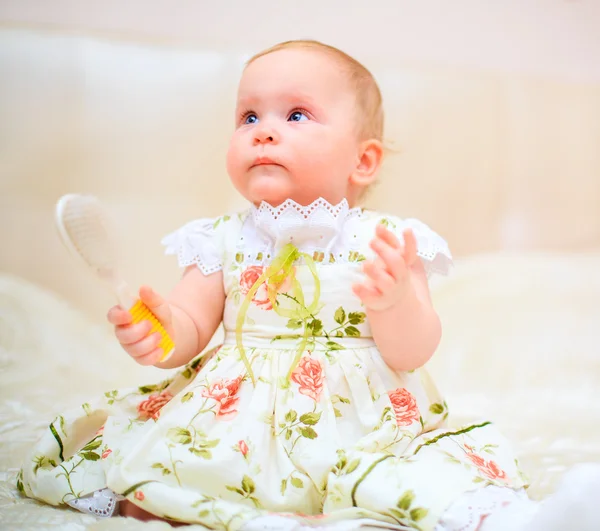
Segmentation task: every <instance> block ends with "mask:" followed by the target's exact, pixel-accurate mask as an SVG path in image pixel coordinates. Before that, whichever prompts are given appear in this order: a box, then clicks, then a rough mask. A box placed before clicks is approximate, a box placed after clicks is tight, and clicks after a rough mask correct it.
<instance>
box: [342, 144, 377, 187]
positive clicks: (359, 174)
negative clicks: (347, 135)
mask: <svg viewBox="0 0 600 531" xmlns="http://www.w3.org/2000/svg"><path fill="white" fill-rule="evenodd" d="M383 151H384V150H383V144H382V143H381V142H380V141H379V140H376V139H375V138H371V139H369V140H365V141H363V142H362V143H361V144H360V146H359V151H358V163H357V165H356V168H355V170H354V171H353V172H352V174H351V175H350V182H351V183H352V184H355V185H357V186H363V187H367V186H369V185H370V184H372V183H373V182H374V181H375V179H376V177H377V173H378V172H379V168H380V167H381V163H382V161H383Z"/></svg>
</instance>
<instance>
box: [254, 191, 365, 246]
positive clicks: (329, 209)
mask: <svg viewBox="0 0 600 531" xmlns="http://www.w3.org/2000/svg"><path fill="white" fill-rule="evenodd" d="M361 213H362V209H361V208H360V207H356V208H350V206H349V205H348V201H347V200H346V199H342V200H341V201H340V202H339V203H338V204H337V205H332V204H331V203H330V202H329V201H327V200H325V199H323V198H321V197H320V198H319V199H317V200H315V201H313V202H312V203H311V204H310V205H307V206H302V205H300V204H299V203H297V202H296V201H294V200H292V199H287V200H286V201H284V202H283V203H282V204H281V205H279V206H277V207H273V206H271V205H270V204H268V203H266V202H264V201H263V202H262V203H261V204H260V205H259V206H258V207H256V206H254V205H252V207H251V210H250V216H249V217H250V219H251V220H252V224H253V225H254V228H255V230H256V231H257V232H258V233H259V234H260V235H261V237H262V238H261V239H263V240H264V242H265V243H267V244H268V245H269V246H270V247H271V248H272V250H273V251H274V252H277V251H278V250H279V249H281V247H283V246H284V245H286V244H287V243H293V244H294V245H295V246H296V247H297V248H298V249H300V250H301V251H304V252H310V253H311V254H312V252H314V251H322V252H331V251H333V250H334V248H337V247H339V246H340V245H343V243H344V240H345V238H344V233H345V232H346V229H347V228H348V227H346V225H347V224H348V222H349V221H350V220H353V219H358V218H359V217H360V215H361Z"/></svg>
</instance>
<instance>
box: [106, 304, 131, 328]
mask: <svg viewBox="0 0 600 531" xmlns="http://www.w3.org/2000/svg"><path fill="white" fill-rule="evenodd" d="M106 318H107V319H108V322H109V323H110V324H112V325H115V326H122V325H128V324H129V323H131V321H132V318H131V314H130V313H129V312H128V311H127V310H124V309H123V308H121V306H113V307H112V308H111V309H110V310H108V313H107V314H106Z"/></svg>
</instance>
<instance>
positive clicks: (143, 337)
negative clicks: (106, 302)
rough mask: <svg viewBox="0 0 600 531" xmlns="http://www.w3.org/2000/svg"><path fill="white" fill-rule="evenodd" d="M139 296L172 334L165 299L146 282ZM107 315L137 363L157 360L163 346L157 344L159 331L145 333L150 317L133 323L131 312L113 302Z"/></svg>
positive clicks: (170, 317) (127, 350)
mask: <svg viewBox="0 0 600 531" xmlns="http://www.w3.org/2000/svg"><path fill="white" fill-rule="evenodd" d="M140 299H141V300H142V302H143V303H144V304H145V305H146V306H148V308H150V310H151V311H152V313H153V314H154V315H155V316H156V318H157V319H158V320H159V321H160V323H161V324H162V325H163V327H164V328H165V330H166V331H167V333H168V334H169V335H170V336H171V338H172V337H173V317H172V314H171V308H170V306H169V304H168V303H167V301H166V300H165V299H163V298H162V297H161V296H160V295H159V294H158V293H156V292H154V291H153V290H152V288H150V287H148V286H142V287H141V288H140ZM106 317H107V319H108V322H109V323H111V324H113V325H114V326H115V336H117V339H118V340H119V343H121V346H122V347H123V349H124V350H125V352H127V354H129V355H130V356H131V357H132V358H133V359H134V360H135V361H137V362H138V363H139V364H140V365H155V364H156V363H158V362H159V361H160V359H161V358H162V356H163V351H162V349H161V348H158V344H159V343H160V340H161V335H160V333H158V332H155V333H153V334H150V335H148V333H149V332H150V330H151V328H152V324H151V323H150V321H142V322H141V323H137V324H132V317H131V314H130V313H129V312H128V311H127V310H125V309H123V308H122V307H121V306H113V307H112V308H111V309H110V310H109V311H108V314H107V316H106Z"/></svg>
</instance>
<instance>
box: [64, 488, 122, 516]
mask: <svg viewBox="0 0 600 531" xmlns="http://www.w3.org/2000/svg"><path fill="white" fill-rule="evenodd" d="M122 499H124V498H123V497H122V496H119V495H117V494H115V493H114V492H113V491H112V490H110V489H101V490H97V491H95V492H92V494H89V495H88V496H83V497H81V498H75V499H74V500H71V501H68V502H67V504H68V505H70V506H71V507H73V508H74V509H77V510H78V511H81V512H82V513H89V514H93V515H95V516H101V517H105V518H108V517H110V516H113V515H114V516H116V515H117V514H118V508H119V507H118V504H119V500H122Z"/></svg>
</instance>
